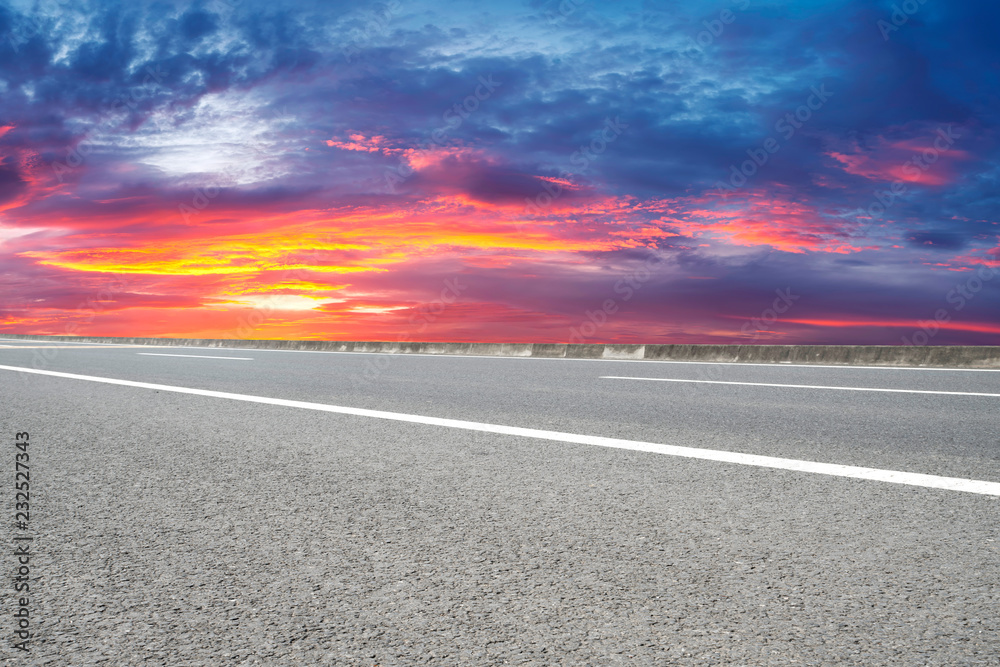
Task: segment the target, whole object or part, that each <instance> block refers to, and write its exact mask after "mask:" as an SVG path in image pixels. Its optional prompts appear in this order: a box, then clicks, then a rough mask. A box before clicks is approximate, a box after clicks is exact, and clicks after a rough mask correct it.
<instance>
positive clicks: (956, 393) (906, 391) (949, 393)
mask: <svg viewBox="0 0 1000 667" xmlns="http://www.w3.org/2000/svg"><path fill="white" fill-rule="evenodd" d="M601 379H602V380H643V381H646V382H695V383H698V384H739V385H745V386H748V387H792V388H795V389H840V390H841V391H885V392H890V393H893V394H944V395H946V396H992V397H997V398H1000V394H984V393H980V392H974V391H931V390H928V389H879V388H877V387H826V386H822V385H813V384H769V383H767V382H725V381H723V380H678V379H676V378H636V377H618V376H615V375H602V376H601Z"/></svg>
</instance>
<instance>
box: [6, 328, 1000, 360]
mask: <svg viewBox="0 0 1000 667" xmlns="http://www.w3.org/2000/svg"><path fill="white" fill-rule="evenodd" d="M0 338H12V339H19V340H45V341H47V342H70V343H112V344H119V345H172V346H183V347H219V348H244V349H246V348H255V349H270V350H327V351H332V352H382V353H389V354H459V355H482V356H503V357H548V358H571V359H649V360H661V361H728V362H744V363H782V362H787V363H796V364H841V365H860V366H938V367H951V368H1000V345H996V346H986V345H984V346H946V345H934V346H929V345H928V346H916V345H913V346H903V345H895V346H894V345H603V344H583V345H577V344H565V343H408V342H396V343H393V342H384V341H317V340H219V339H197V338H107V337H95V336H27V335H19V334H0ZM0 344H2V342H0Z"/></svg>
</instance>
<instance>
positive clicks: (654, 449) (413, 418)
mask: <svg viewBox="0 0 1000 667" xmlns="http://www.w3.org/2000/svg"><path fill="white" fill-rule="evenodd" d="M0 370H5V371H15V372H21V373H34V374H37V375H48V376H52V377H59V378H67V379H70V380H86V381H88V382H102V383H104V384H113V385H121V386H124V387H137V388H140V389H155V390H157V391H171V392H176V393H178V394H192V395H195V396H209V397H212V398H226V399H230V400H234V401H246V402H249V403H265V404H267V405H280V406H284V407H289V408H300V409H303V410H318V411H321V412H334V413H339V414H345V415H355V416H358V417H372V418H375V419H390V420H393V421H400V422H409V423H412V424H427V425H430V426H444V427H447V428H457V429H464V430H466V431H480V432H484V433H499V434H502V435H515V436H520V437H524V438H535V439H539V440H554V441H556V442H569V443H573V444H579V445H593V446H596V447H611V448H614V449H628V450H632V451H637V452H651V453H655V454H665V455H667V456H680V457H683V458H689V459H701V460H705V461H719V462H723V463H736V464H739V465H748V466H756V467H760V468H777V469H779V470H793V471H796V472H809V473H814V474H819V475H832V476H834V477H849V478H853V479H867V480H874V481H879V482H891V483H893V484H906V485H909V486H921V487H926V488H931V489H946V490H950V491H963V492H966V493H978V494H981V495H987V496H1000V483H998V482H986V481H981V480H975V479H963V478H960V477H940V476H938V475H925V474H923V473H914V472H901V471H897V470H880V469H878V468H861V467H858V466H848V465H839V464H836V463H817V462H814V461H800V460H797V459H782V458H776V457H773V456H758V455H756V454H741V453H738V452H726V451H721V450H714V449H699V448H695V447H680V446H677V445H663V444H659V443H654V442H640V441H637V440H621V439H618V438H605V437H602V436H597V435H579V434H575V433H562V432H559V431H543V430H540V429H534V428H522V427H519V426H503V425H499V424H484V423H481V422H470V421H463V420H459V419H446V418H442V417H426V416H423V415H410V414H404V413H400V412H385V411H383V410H367V409H364V408H349V407H344V406H340V405H326V404H324V403H310V402H308V401H292V400H288V399H284V398H268V397H265V396H252V395H249V394H233V393H229V392H225V391H212V390H209V389H192V388H190V387H175V386H171V385H165V384H153V383H150V382H134V381H132V380H118V379H115V378H105V377H96V376H92V375H76V374H74V373H61V372H58V371H43V370H37V369H34V368H21V367H19V366H0Z"/></svg>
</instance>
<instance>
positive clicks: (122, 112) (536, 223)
mask: <svg viewBox="0 0 1000 667" xmlns="http://www.w3.org/2000/svg"><path fill="white" fill-rule="evenodd" d="M998 24H1000V6H998V5H997V3H995V2H986V1H980V0H965V1H963V2H957V3H956V2H951V3H948V2H944V1H943V0H906V1H904V2H895V3H894V2H871V1H865V2H854V1H823V0H808V1H806V0H803V1H800V2H765V1H763V0H719V1H714V0H712V1H705V2H694V1H691V0H676V1H674V0H641V1H636V2H631V1H621V2H599V1H598V0H561V1H557V0H522V1H520V2H518V1H510V0H507V1H504V2H498V1H496V0H476V1H475V2H465V1H457V2H449V3H439V2H424V1H421V0H390V1H389V2H375V3H367V2H361V3H358V2H354V1H352V2H339V1H337V0H324V1H322V2H318V1H317V2H313V1H307V0H302V1H298V2H290V1H287V0H268V1H266V2H264V1H260V0H205V1H203V2H172V1H170V0H162V1H159V2H147V1H146V0H132V1H130V2H127V3H122V4H119V3H116V2H114V1H109V0H100V1H96V0H79V1H77V0H74V1H73V2H55V1H48V0H39V1H37V2H34V1H32V2H16V1H10V0H7V1H3V0H0V333H20V334H47V335H95V336H156V337H180V338H227V339H320V340H385V341H407V340H409V341H487V342H574V343H706V344H708V343H745V344H885V345H910V344H918V345H919V344H930V345H951V344H968V345H995V344H1000V146H998V138H1000V137H998V130H1000V40H997V39H996V29H997V25H998Z"/></svg>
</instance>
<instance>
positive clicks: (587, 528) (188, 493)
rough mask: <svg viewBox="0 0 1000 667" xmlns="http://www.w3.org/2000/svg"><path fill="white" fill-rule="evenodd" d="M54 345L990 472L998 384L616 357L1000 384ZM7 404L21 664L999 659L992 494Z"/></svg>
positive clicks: (135, 359)
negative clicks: (25, 645)
mask: <svg viewBox="0 0 1000 667" xmlns="http://www.w3.org/2000/svg"><path fill="white" fill-rule="evenodd" d="M0 343H2V344H4V345H11V346H12V347H11V348H0V364H4V365H10V366H21V367H27V368H30V367H32V365H33V360H34V359H36V357H35V356H34V355H36V354H37V352H38V351H37V350H34V349H31V348H30V344H29V343H25V342H23V341H22V342H18V343H14V342H9V341H0ZM18 348H23V349H18ZM144 351H153V352H157V353H176V354H204V355H219V356H248V357H253V358H254V360H253V361H217V360H206V359H192V358H179V357H178V358H174V357H147V356H139V355H138V354H136V353H137V352H144ZM49 352H50V355H49V356H51V357H52V358H51V359H49V360H48V361H46V362H45V364H46V368H48V369H49V370H56V371H63V372H70V373H80V374H85V375H96V376H101V377H113V378H120V379H129V380H136V381H143V382H154V383H162V384H168V385H176V386H182V387H197V388H203V389H214V390H219V391H231V392H237V393H246V394H253V395H258V396H270V397H275V398H291V399H298V400H308V401H314V402H321V403H330V404H334V405H348V406H353V407H364V408H372V409H381V410H390V411H397V412H406V413H411V414H422V415H433V416H441V417H450V418H456V419H466V420H471V421H483V422H489V423H496V424H507V425H511V426H526V427H535V428H545V429H552V430H560V431H566V432H571V433H587V434H593V435H606V436H612V437H621V438H629V439H636V440H647V441H654V442H664V443H667V444H678V445H686V446H694V447H706V448H713V449H727V450H732V451H741V452H747V453H755V454H767V455H776V456H786V457H790V458H798V459H805V460H812V461H825V462H834V463H845V464H852V465H868V466H874V467H880V468H888V469H893V470H906V471H913V472H926V473H931V474H940V475H953V476H960V477H969V478H972V479H984V480H990V481H1000V429H998V425H1000V424H998V421H1000V410H998V407H1000V398H989V397H964V396H931V395H908V394H875V393H866V392H836V391H823V390H796V389H779V388H765V387H739V386H720V385H685V384H675V383H647V382H625V381H616V380H602V379H599V377H600V376H601V375H626V376H642V377H685V378H692V379H721V380H737V381H759V382H777V383H794V384H822V385H844V386H865V387H891V388H913V389H940V390H945V391H985V392H994V393H1000V373H978V372H939V371H903V370H889V369H884V370H883V369H879V370H864V369H825V368H792V367H765V366H708V365H684V364H656V363H649V362H643V363H624V362H610V361H608V362H604V361H582V360H580V361H575V360H539V359H509V358H508V359H478V358H462V357H412V356H403V355H399V356H386V355H361V354H304V353H292V352H277V351H258V350H254V351H251V352H243V351H240V352H237V351H233V350H199V349H192V348H184V349H167V348H157V349H140V348H113V347H108V348H106V349H99V348H86V349H83V348H81V349H72V348H65V349H59V350H58V351H56V350H51V351H49ZM0 405H2V411H0V429H2V430H0V434H3V435H2V437H3V441H4V442H7V443H8V444H7V445H6V449H7V450H8V454H5V455H4V458H5V459H8V463H7V464H6V465H7V466H9V468H8V470H11V471H12V470H13V466H14V463H13V459H14V457H13V447H12V445H11V444H9V443H10V442H11V441H12V438H13V434H14V432H16V431H29V432H30V433H31V442H32V445H31V448H30V452H31V471H32V499H31V502H32V520H31V527H32V532H33V534H34V535H35V536H36V541H35V545H34V547H35V551H36V552H37V556H36V557H35V559H34V561H33V563H32V568H33V575H37V576H39V577H40V579H39V580H38V581H37V582H35V584H36V586H37V593H36V592H35V590H36V589H35V586H33V593H34V595H33V607H32V614H33V617H32V621H33V630H34V631H35V633H36V637H35V640H34V644H33V646H32V651H31V653H30V655H29V656H24V655H21V654H19V653H18V652H16V651H14V650H13V649H12V648H11V646H10V645H11V643H12V639H11V635H10V628H11V624H10V621H11V616H10V611H11V610H13V604H14V601H13V599H12V598H13V591H12V588H11V587H10V586H9V585H5V586H4V587H3V590H2V591H0V609H2V611H0V614H2V616H0V618H3V621H2V626H0V627H3V629H4V630H3V634H4V641H3V644H2V646H0V660H3V661H6V662H5V663H4V664H12V665H20V664H25V665H28V664H31V665H35V664H37V665H171V666H173V665H415V664H430V665H633V664H634V665H671V664H677V665H791V664H799V665H996V664H998V662H1000V660H998V657H997V656H998V646H1000V636H998V626H1000V613H998V612H1000V605H998V602H1000V586H998V584H1000V535H998V533H1000V522H998V519H997V517H998V516H1000V514H998V507H997V506H998V502H1000V499H998V498H995V497H988V496H980V495H975V494H967V493H959V492H951V491H942V490H934V489H924V488H915V487H908V486H903V485H896V484H886V483H880V482H869V481H862V480H852V479H842V478H835V477H827V476H822V475H814V474H806V473H796V472H791V471H781V470H770V469H761V468H753V467H748V466H737V465H732V464H723V463H715V462H710V461H696V460H689V459H682V458H676V457H669V456H662V455H657V454H648V453H640V452H630V451H624V450H613V449H606V448H599V447H590V446H583V445H572V444H565V443H558V442H545V441H538V440H532V439H527V438H520V437H514V436H502V435H493V434H486V433H476V432H468V431H459V430H455V429H449V428H444V427H436V426H427V425H420V424H407V423H399V422H391V421H386V420H377V419H371V418H364V417H355V416H348V415H338V414H330V413H320V412H313V411H307V410H299V409H294V408H286V407H279V406H269V405H259V404H250V403H242V402H237V401H231V400H224V399H218V398H210V397H200V396H190V395H180V394H174V393H170V392H160V391H153V390H149V389H140V388H132V387H120V386H111V385H105V384H98V383H92V382H84V381H79V380H70V379H64V378H56V377H45V376H38V375H27V374H22V373H17V372H12V371H0ZM5 477H6V478H7V479H11V478H12V472H11V473H8V474H6V475H5ZM8 483H9V484H11V485H10V486H9V487H8V488H7V489H5V490H4V491H3V495H4V507H5V511H6V512H7V514H8V515H9V516H12V514H13V488H12V483H10V482H8ZM5 526H7V528H6V530H5V532H6V533H7V536H8V537H7V542H6V543H7V544H11V542H10V539H9V538H10V537H11V536H12V535H11V533H12V532H13V531H12V528H11V527H10V522H9V521H6V522H5ZM7 551H9V550H7ZM5 566H6V567H7V568H8V569H11V568H12V567H13V557H12V556H7V557H6V563H5Z"/></svg>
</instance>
